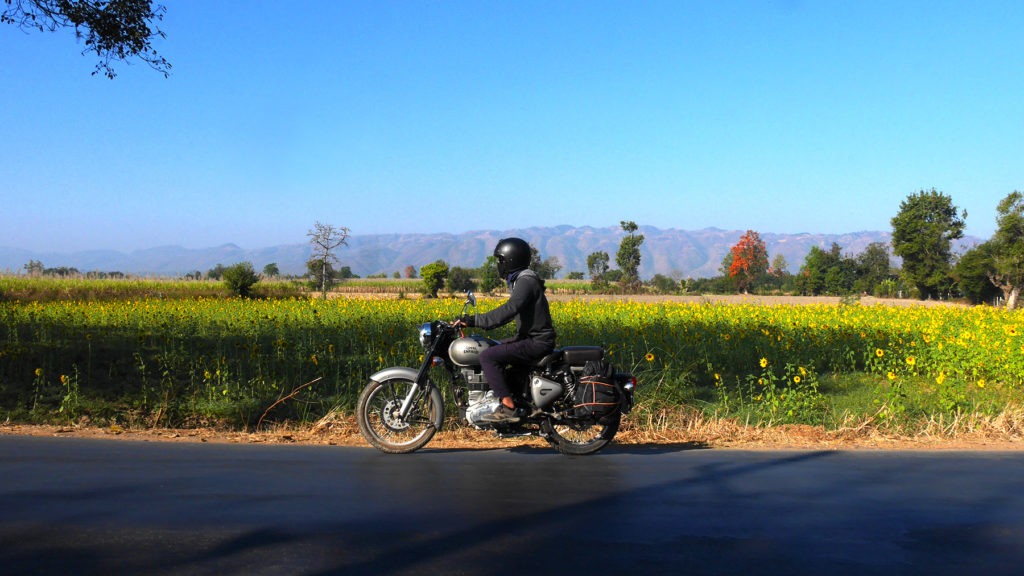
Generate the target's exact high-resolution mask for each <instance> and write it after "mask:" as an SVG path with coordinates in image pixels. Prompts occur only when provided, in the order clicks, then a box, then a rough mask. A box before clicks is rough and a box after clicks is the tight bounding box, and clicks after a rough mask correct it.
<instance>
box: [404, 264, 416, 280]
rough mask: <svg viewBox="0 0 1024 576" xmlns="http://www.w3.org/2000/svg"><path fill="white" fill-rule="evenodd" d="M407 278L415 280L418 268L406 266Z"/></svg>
mask: <svg viewBox="0 0 1024 576" xmlns="http://www.w3.org/2000/svg"><path fill="white" fill-rule="evenodd" d="M405 277H406V278H415V277H416V267H415V266H412V265H409V266H406V267H405Z"/></svg>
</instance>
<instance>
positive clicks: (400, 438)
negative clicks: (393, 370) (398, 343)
mask: <svg viewBox="0 0 1024 576" xmlns="http://www.w3.org/2000/svg"><path fill="white" fill-rule="evenodd" d="M412 389H413V382H412V381H411V380H407V379H404V378H395V379H391V380H385V381H383V382H370V383H369V384H367V385H366V388H364V389H363V393H362V394H360V395H359V403H358V404H356V420H357V421H358V422H359V431H360V432H361V433H362V434H363V438H366V441H367V442H369V443H370V444H372V445H373V446H374V447H375V448H377V449H378V450H380V451H382V452H387V453H388V454H404V453H406V452H412V451H414V450H419V449H420V448H422V447H423V446H424V445H426V443H427V442H430V439H431V438H433V437H434V433H435V432H437V431H438V429H440V428H441V423H442V422H443V420H444V401H443V399H442V397H441V391H440V390H438V389H437V388H436V387H434V386H431V387H430V390H429V391H427V390H426V389H425V388H424V387H420V388H419V389H418V390H417V391H416V396H415V397H414V398H413V403H412V407H411V409H410V410H409V416H408V417H407V418H404V419H403V418H402V417H401V414H400V412H401V409H402V403H403V402H405V398H406V397H407V396H408V395H409V392H410V391H411V390H412Z"/></svg>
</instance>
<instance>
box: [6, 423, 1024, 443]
mask: <svg viewBox="0 0 1024 576" xmlns="http://www.w3.org/2000/svg"><path fill="white" fill-rule="evenodd" d="M3 435H28V436H53V437H67V438H103V439H113V440H126V441H135V442H196V443H204V442H208V443H221V444H301V445H330V446H364V447H365V446H369V445H368V444H367V443H366V441H365V440H363V438H362V436H360V435H359V430H358V428H357V426H356V423H355V421H354V419H351V418H347V419H341V418H339V419H334V420H331V421H330V422H321V423H318V424H316V425H312V426H310V425H307V426H300V427H279V428H275V429H270V430H261V431H258V432H237V431H230V430H218V429H213V428H194V429H191V428H190V429H170V428H133V429H126V428H122V427H120V426H108V427H96V426H88V425H86V426H80V425H68V426H53V425H36V424H12V423H5V424H0V436H3ZM615 443H616V444H617V445H626V446H631V447H635V448H649V449H666V448H677V449H681V450H682V449H703V448H713V449H737V450H790V449H803V450H998V451H1017V450H1024V439H1022V438H1013V437H1006V436H1003V435H997V434H981V433H978V434H967V435H961V436H958V437H941V436H932V435H919V436H915V437H904V436H896V435H886V434H882V433H878V432H863V431H857V430H838V431H826V430H824V429H823V428H821V427H812V426H799V425H797V426H779V427H774V428H753V427H743V426H739V425H728V424H726V425H719V426H705V427H703V429H700V430H684V431H673V432H658V433H644V434H641V433H639V432H637V431H632V430H629V429H628V426H627V427H626V429H625V430H623V431H621V432H620V434H619V435H618V436H617V437H616V439H615ZM546 445H547V444H546V442H545V441H544V440H542V439H540V438H516V439H501V438H496V437H495V436H494V435H493V434H491V433H489V432H484V431H479V430H473V429H467V428H456V429H454V430H444V431H442V432H439V433H438V434H437V436H435V438H434V439H433V440H432V441H431V443H430V445H429V446H430V447H431V448H441V449H462V450H490V449H500V448H512V447H518V446H537V447H545V446H546Z"/></svg>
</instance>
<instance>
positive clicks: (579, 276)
mask: <svg viewBox="0 0 1024 576" xmlns="http://www.w3.org/2000/svg"><path fill="white" fill-rule="evenodd" d="M584 278H586V275H585V274H583V272H579V271H575V270H574V271H572V272H569V273H568V274H566V275H565V279H566V280H583V279H584Z"/></svg>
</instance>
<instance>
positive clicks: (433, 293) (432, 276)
mask: <svg viewBox="0 0 1024 576" xmlns="http://www.w3.org/2000/svg"><path fill="white" fill-rule="evenodd" d="M420 277H422V278H423V293H424V294H426V295H428V296H430V297H432V298H437V291H438V290H440V289H441V286H444V281H445V279H447V278H448V263H447V262H445V261H444V260H438V261H437V262H434V263H433V264H427V265H426V266H423V267H422V268H420Z"/></svg>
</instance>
